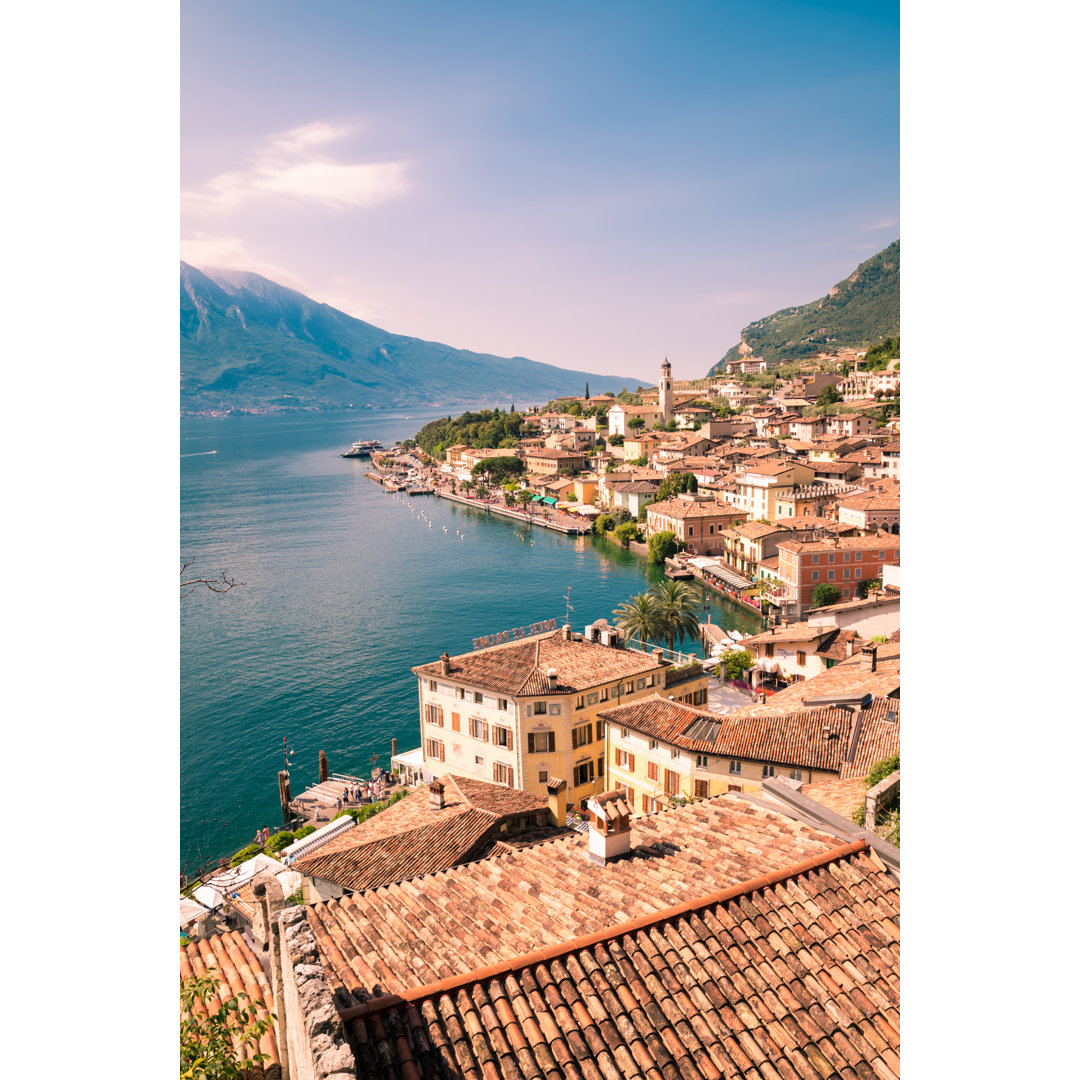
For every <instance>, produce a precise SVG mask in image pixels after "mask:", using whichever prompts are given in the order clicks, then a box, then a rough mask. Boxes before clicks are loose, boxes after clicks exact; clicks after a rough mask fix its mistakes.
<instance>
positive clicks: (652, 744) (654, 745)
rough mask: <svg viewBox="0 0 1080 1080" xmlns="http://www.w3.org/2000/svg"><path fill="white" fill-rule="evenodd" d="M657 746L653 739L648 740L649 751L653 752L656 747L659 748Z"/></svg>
mask: <svg viewBox="0 0 1080 1080" xmlns="http://www.w3.org/2000/svg"><path fill="white" fill-rule="evenodd" d="M659 745H660V744H659V743H658V742H657V741H656V740H655V739H650V740H649V749H650V750H655V749H656V748H657V746H659Z"/></svg>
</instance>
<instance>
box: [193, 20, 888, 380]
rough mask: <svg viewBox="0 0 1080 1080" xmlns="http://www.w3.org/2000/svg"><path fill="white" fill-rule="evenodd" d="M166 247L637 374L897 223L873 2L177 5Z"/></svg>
mask: <svg viewBox="0 0 1080 1080" xmlns="http://www.w3.org/2000/svg"><path fill="white" fill-rule="evenodd" d="M180 71H181V98H180V123H181V143H180V147H181V150H180V155H181V156H180V169H181V188H182V195H181V212H182V236H181V258H183V259H184V260H185V261H187V262H189V263H191V264H193V265H195V266H197V267H200V268H202V269H212V268H228V269H241V270H253V271H255V272H257V273H260V274H263V275H264V276H266V277H269V278H271V279H272V280H274V281H277V282H279V283H280V284H282V285H287V286H289V287H291V288H295V289H298V290H299V291H301V292H303V293H306V294H307V295H309V296H311V297H313V298H314V299H316V300H319V301H322V302H325V303H328V304H331V305H332V306H334V307H336V308H339V309H340V310H342V311H345V312H347V313H348V314H350V315H354V316H356V317H358V318H361V319H365V320H367V321H369V322H373V323H375V324H376V325H378V326H380V327H382V328H383V329H386V330H390V331H393V332H395V333H402V334H408V335H411V336H415V337H421V338H426V339H431V340H436V341H441V342H444V343H446V344H449V345H453V346H455V347H458V348H467V349H473V350H475V351H478V352H490V353H495V354H498V355H504V356H526V357H528V358H529V359H532V360H539V361H543V362H545V363H551V364H556V365H558V366H560V367H569V368H578V369H586V370H593V371H603V372H611V373H620V374H624V375H625V374H629V375H638V376H639V377H640V378H641V379H642V380H649V381H655V379H656V377H657V374H656V372H657V367H658V365H659V363H660V362H661V360H662V359H663V358H664V357H665V356H666V357H668V358H670V360H671V364H672V370H673V374H674V375H675V377H676V378H695V377H700V376H703V375H704V374H705V373H706V372H707V370H708V369H709V367H710V366H712V364H714V363H715V362H716V361H717V360H718V359H719V358H720V357H721V356H722V355H723V353H724V352H725V351H726V350H727V349H728V348H729V347H731V346H732V345H734V344H736V343H737V342H738V340H739V331H740V330H741V328H742V327H743V326H745V325H746V324H747V323H749V322H751V321H752V320H754V319H756V318H760V317H761V316H763V315H767V314H770V313H771V312H773V311H775V310H777V309H778V308H781V307H785V306H788V305H791V304H799V303H805V302H807V301H810V300H813V299H816V298H817V297H819V296H822V295H824V294H825V293H826V292H827V291H828V289H829V288H830V287H831V286H832V285H833V284H834V283H835V282H837V281H839V280H840V279H841V278H843V277H846V276H847V275H848V274H849V273H851V271H852V270H854V269H855V267H856V266H857V265H858V264H859V263H860V262H861V261H863V260H864V259H866V258H869V257H870V256H872V255H873V254H875V253H876V252H878V251H880V250H881V249H882V248H884V247H886V246H887V245H888V244H889V243H891V242H892V241H893V240H895V239H896V238H897V237H898V236H899V13H898V7H897V5H896V4H893V3H873V2H868V3H867V2H864V3H806V2H800V3H782V2H777V0H770V2H768V3H761V4H746V3H729V2H727V0H718V2H712V3H707V2H682V3H679V2H673V3H664V4H659V3H645V4H640V3H632V2H629V3H628V2H625V0H624V2H619V3H608V2H592V3H588V4H582V3H580V2H578V3H562V2H558V0H553V2H546V3H544V4H528V5H527V4H511V5H507V4H505V3H489V2H478V0H456V2H455V3H453V4H448V3H431V2H421V0H402V2H398V3H394V4H387V3H370V2H367V0H351V2H349V3H337V2H322V3H318V4H313V5H307V4H305V5H299V4H295V3H280V2H276V0H275V2H265V0H260V2H258V3H251V2H247V0H239V2H235V0H234V2H230V3H228V4H222V3H219V2H216V0H215V2H213V3H209V2H204V0H183V2H182V3H181V7H180Z"/></svg>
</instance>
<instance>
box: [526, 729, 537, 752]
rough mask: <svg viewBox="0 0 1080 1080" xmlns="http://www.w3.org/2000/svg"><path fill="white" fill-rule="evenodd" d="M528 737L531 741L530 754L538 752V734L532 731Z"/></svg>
mask: <svg viewBox="0 0 1080 1080" xmlns="http://www.w3.org/2000/svg"><path fill="white" fill-rule="evenodd" d="M526 738H527V739H528V742H529V753H530V754H535V753H536V736H535V735H534V734H533V733H532V732H531V731H530V732H529V734H528V735H527V736H526Z"/></svg>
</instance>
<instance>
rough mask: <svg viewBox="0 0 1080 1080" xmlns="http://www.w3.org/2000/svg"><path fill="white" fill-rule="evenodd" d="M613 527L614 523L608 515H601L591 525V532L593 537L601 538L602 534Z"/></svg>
mask: <svg viewBox="0 0 1080 1080" xmlns="http://www.w3.org/2000/svg"><path fill="white" fill-rule="evenodd" d="M614 527H615V523H614V522H613V521H612V520H611V517H610V515H608V514H601V515H600V516H599V517H598V518H596V519H595V520H594V521H593V523H592V531H593V535H594V536H603V535H604V533H606V532H608V531H609V530H611V529H613V528H614Z"/></svg>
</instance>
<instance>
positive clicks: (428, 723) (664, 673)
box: [181, 341, 900, 1080]
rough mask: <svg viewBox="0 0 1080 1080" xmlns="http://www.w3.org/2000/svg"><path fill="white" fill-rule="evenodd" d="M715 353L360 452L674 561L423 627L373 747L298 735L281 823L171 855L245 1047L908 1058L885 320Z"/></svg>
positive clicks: (323, 1060)
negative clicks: (339, 749)
mask: <svg viewBox="0 0 1080 1080" xmlns="http://www.w3.org/2000/svg"><path fill="white" fill-rule="evenodd" d="M726 368H727V370H726V371H725V373H724V375H723V376H721V377H719V378H710V379H700V380H691V381H686V382H680V381H676V380H674V379H673V378H672V376H671V366H670V364H669V363H668V362H667V361H666V360H665V361H664V362H663V363H662V365H661V366H660V372H659V381H658V384H657V386H656V387H655V388H652V389H645V388H638V391H637V392H636V393H629V392H623V393H621V394H618V395H614V394H601V395H598V396H595V395H590V394H589V392H588V388H587V387H586V388H584V389H585V393H584V394H583V395H582V396H581V397H579V398H568V399H561V400H559V401H554V402H549V403H548V405H547V406H546V407H543V408H530V409H528V410H525V411H521V412H519V411H517V409H516V408H515V407H513V406H511V408H510V409H509V410H508V411H502V410H491V411H486V412H483V413H472V414H465V415H464V416H462V417H459V418H457V420H456V421H455V420H453V419H450V418H447V419H446V420H440V421H436V422H435V423H433V424H430V425H428V426H427V427H426V428H424V429H422V430H421V431H420V432H418V433H417V437H416V439H414V440H408V441H407V442H406V443H404V444H401V445H400V446H395V447H392V448H390V449H389V450H383V449H381V448H374V447H373V448H371V449H370V454H371V466H370V469H371V471H370V472H369V474H368V475H369V476H370V477H371V478H372V479H373V480H374V481H377V482H378V483H381V484H383V485H384V486H385V487H386V489H387V491H388V493H389V494H391V495H393V496H394V497H396V498H402V499H413V498H419V497H420V496H421V495H425V494H427V495H434V496H437V497H441V498H448V499H453V500H457V501H460V502H465V503H468V504H470V505H474V506H476V507H479V508H481V509H482V510H483V511H484V512H488V513H492V514H501V515H506V516H508V517H511V518H515V519H518V520H519V521H521V522H523V523H527V524H528V525H530V526H532V527H537V528H541V527H542V528H551V529H555V530H558V531H561V532H565V533H568V534H580V533H585V532H591V533H594V534H607V533H610V534H611V537H612V539H613V540H614V541H615V542H618V543H621V544H623V545H625V546H627V547H629V548H632V549H633V550H635V551H638V552H640V554H641V555H642V556H643V557H644V558H648V559H651V560H652V561H654V562H656V563H658V564H661V565H663V566H664V568H665V571H666V576H665V578H664V579H663V580H662V581H660V582H658V583H657V585H655V586H653V588H651V589H650V590H649V591H648V593H645V594H642V595H641V596H639V597H635V598H634V599H633V601H630V602H627V603H626V604H624V605H622V607H621V608H620V609H619V610H618V611H616V612H614V613H610V614H611V616H612V617H611V619H610V621H609V619H608V618H606V617H605V618H600V617H596V618H593V619H592V620H591V621H584V620H580V621H579V622H578V623H577V624H575V623H574V622H573V621H572V618H571V615H570V611H569V608H568V612H567V618H566V621H565V622H563V621H562V620H561V619H559V620H547V621H545V622H544V623H537V624H532V625H529V626H524V627H517V628H513V629H505V628H500V629H503V630H504V632H501V633H497V634H493V635H491V636H488V637H484V638H478V639H476V640H475V641H474V643H473V646H474V647H473V648H472V649H471V650H469V651H466V652H462V653H459V654H457V655H450V653H449V652H448V651H446V650H444V651H443V652H442V653H441V654H438V652H437V647H436V648H434V649H432V653H431V655H426V656H417V657H415V664H414V666H413V667H412V668H411V674H412V676H413V677H414V678H415V679H416V690H417V698H416V702H417V706H416V707H417V710H418V713H417V720H418V726H419V730H420V745H419V746H416V747H412V748H409V749H406V750H404V751H402V752H400V753H399V752H398V749H397V746H396V744H395V745H394V746H393V747H392V748H391V756H390V767H389V768H388V769H379V768H376V769H374V770H373V772H372V773H371V774H370V775H365V776H357V775H349V774H345V773H335V772H333V771H332V770H331V768H330V763H329V762H328V761H327V759H326V756H325V755H321V756H320V766H319V781H318V783H317V784H315V785H313V786H312V787H309V788H307V789H306V790H303V791H297V792H294V791H293V790H292V789H291V787H290V784H291V782H292V780H291V778H290V775H289V767H288V762H289V756H288V748H287V747H286V748H285V753H284V757H283V766H284V767H283V768H282V770H281V772H280V773H279V776H278V780H279V786H280V795H281V802H282V808H283V814H284V816H285V820H286V821H287V825H286V827H285V828H283V829H280V830H276V831H273V832H271V830H269V829H267V830H263V831H262V832H261V834H260V835H259V836H258V837H256V839H255V841H253V843H252V844H251V845H249V847H247V848H245V849H243V850H241V851H239V852H237V853H236V855H235V856H234V857H233V858H232V859H231V860H223V865H222V866H220V867H218V868H216V869H215V870H212V871H210V872H208V873H207V874H204V875H202V876H201V877H200V878H199V879H197V880H192V881H187V880H183V881H182V883H181V884H182V896H181V935H182V936H181V980H182V983H183V985H184V986H185V987H192V986H197V985H200V984H199V980H200V979H205V977H206V976H207V974H208V973H211V972H216V973H217V975H218V978H219V981H220V982H221V983H222V985H221V986H219V987H218V988H217V990H216V991H215V994H214V995H213V996H211V997H204V998H202V999H196V998H194V997H192V996H191V995H190V993H189V996H188V997H187V998H185V1003H186V1008H187V1012H186V1014H185V1015H188V1016H192V1017H195V1016H199V1017H211V1016H213V1015H217V1014H218V1012H219V1011H221V1010H222V1009H223V1008H224V1007H225V1005H226V1003H227V1002H235V1000H239V999H236V995H238V994H242V995H245V997H244V998H243V999H242V1000H243V1003H244V1005H245V1007H246V1009H247V1010H248V1011H247V1013H246V1014H245V1016H246V1018H247V1021H248V1027H247V1029H246V1030H241V1029H240V1028H239V1027H235V1026H234V1028H233V1029H232V1030H233V1037H234V1045H235V1053H236V1055H237V1057H238V1059H240V1060H241V1061H242V1062H243V1063H244V1065H245V1067H246V1068H247V1069H248V1073H247V1075H249V1076H263V1077H274V1078H277V1077H287V1078H297V1080H299V1078H304V1080H307V1078H319V1080H343V1078H345V1077H388V1078H389V1077H414V1078H426V1077H444V1076H467V1077H474V1076H475V1077H481V1076H490V1077H504V1076H505V1077H511V1076H520V1077H541V1076H543V1077H584V1076H596V1077H600V1076H607V1077H615V1076H620V1077H642V1078H644V1077H660V1076H666V1077H714V1078H718V1077H758V1078H761V1077H775V1078H779V1077H792V1078H794V1077H830V1076H837V1077H861V1076H867V1077H869V1076H875V1077H880V1078H882V1080H895V1078H897V1077H898V1076H899V881H900V857H899V805H900V804H899V795H900V767H899V763H900V758H899V754H900V536H899V534H900V499H899V494H900V443H899V429H900V420H899V342H898V341H894V342H888V343H886V347H885V348H881V347H878V348H876V349H872V350H870V351H869V352H866V351H863V352H848V353H843V354H835V355H829V356H819V357H817V358H815V359H814V360H802V361H800V362H799V363H798V364H794V363H793V364H780V365H777V366H773V365H771V364H766V362H765V361H764V360H760V359H757V358H754V357H752V356H747V357H745V358H742V359H739V360H736V361H732V362H731V363H728V364H727V365H726ZM690 581H696V582H698V583H700V584H701V586H703V587H704V588H705V589H706V590H713V591H715V592H718V593H721V594H723V595H724V596H726V597H727V598H728V599H730V600H732V601H734V602H736V603H738V604H740V605H742V606H743V607H745V608H746V609H747V611H748V612H754V613H755V614H756V615H758V616H760V630H759V631H758V632H756V633H753V634H751V635H743V634H739V633H737V632H735V631H725V630H724V629H723V627H721V626H719V625H717V624H715V623H713V622H712V621H711V619H710V618H709V617H708V616H706V615H705V614H704V612H703V611H702V610H701V608H700V607H699V605H698V603H697V601H696V599H695V595H696V594H695V593H693V592H691V590H690V588H689V586H688V583H689V582H690ZM687 641H689V642H690V643H692V645H693V646H694V648H695V650H696V651H699V652H700V653H701V654H702V656H703V657H704V659H702V658H701V657H699V656H697V655H696V653H695V655H687V654H685V653H683V652H681V651H680V650H679V648H678V646H679V645H680V644H682V643H684V642H687ZM186 992H187V991H186ZM200 1009H201V1010H202V1011H201V1012H200Z"/></svg>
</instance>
